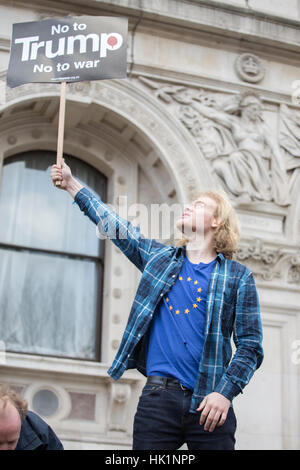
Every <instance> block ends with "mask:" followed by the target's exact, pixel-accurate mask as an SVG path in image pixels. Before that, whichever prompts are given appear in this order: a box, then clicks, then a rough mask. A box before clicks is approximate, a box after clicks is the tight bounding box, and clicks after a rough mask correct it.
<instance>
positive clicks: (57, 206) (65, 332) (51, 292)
mask: <svg viewBox="0 0 300 470" xmlns="http://www.w3.org/2000/svg"><path fill="white" fill-rule="evenodd" d="M65 159H66V162H67V163H68V164H69V165H70V166H71V169H72V173H73V174H74V176H75V177H76V178H78V179H79V180H80V182H81V183H82V184H83V185H84V186H86V187H88V188H89V189H91V190H92V191H93V192H94V193H96V194H97V195H98V196H100V197H101V198H102V199H103V200H104V201H105V194H106V178H105V177H104V176H103V175H102V174H101V173H99V172H97V171H96V170H95V169H94V168H92V167H91V166H90V165H87V164H86V163H84V162H82V161H80V160H78V159H76V158H73V157H65ZM55 161H56V154H55V153H54V152H48V151H35V152H26V153H24V154H19V155H17V156H15V157H11V158H8V159H7V160H6V161H5V164H4V166H3V171H2V181H1V187H0V256H1V263H0V339H1V340H2V341H4V342H5V348H6V350H8V351H15V352H22V353H31V354H41V355H54V356H63V357H74V358H75V357H76V358H80V359H88V360H99V349H100V348H99V337H100V331H99V326H100V305H101V293H102V270H103V266H102V262H101V258H102V256H103V246H104V245H103V243H104V242H103V241H100V240H99V239H98V238H97V237H96V227H95V226H93V224H92V223H91V222H90V220H89V219H88V218H87V217H83V215H82V213H81V211H80V210H79V208H78V207H77V205H75V204H74V205H72V199H71V197H70V196H69V195H68V194H67V193H66V192H65V191H62V190H59V189H57V188H55V187H54V186H53V185H52V183H51V180H50V166H51V165H52V164H53V163H54V162H55ZM24 247H26V249H24ZM39 250H40V251H39ZM43 251H44V252H43ZM54 252H55V253H54ZM78 254H80V255H81V256H80V257H78V256H76V255H78ZM89 257H91V258H89Z"/></svg>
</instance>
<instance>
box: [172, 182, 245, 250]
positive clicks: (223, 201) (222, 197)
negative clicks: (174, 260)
mask: <svg viewBox="0 0 300 470" xmlns="http://www.w3.org/2000/svg"><path fill="white" fill-rule="evenodd" d="M201 196H207V197H209V198H211V199H213V200H214V201H215V202H216V203H217V209H216V213H215V214H214V215H215V217H216V218H217V221H218V227H217V228H216V232H215V238H214V240H215V244H214V249H215V250H216V252H217V253H222V254H223V255H224V256H225V257H226V258H229V259H232V258H233V256H234V254H235V253H236V252H237V247H238V242H239V239H240V223H239V220H238V216H237V213H236V211H235V210H234V208H233V206H232V204H231V202H230V200H229V198H228V196H227V194H226V193H225V192H224V191H222V190H208V191H202V192H200V193H198V194H196V196H195V199H198V198H199V197H201ZM187 243H188V239H187V238H186V237H183V238H182V239H181V240H180V242H179V243H178V244H177V246H184V245H186V244H187Z"/></svg>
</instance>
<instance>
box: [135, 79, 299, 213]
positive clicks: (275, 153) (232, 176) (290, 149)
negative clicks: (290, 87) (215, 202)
mask: <svg viewBox="0 0 300 470" xmlns="http://www.w3.org/2000/svg"><path fill="white" fill-rule="evenodd" d="M139 81H140V82H141V83H142V84H143V85H144V86H146V87H148V88H150V89H151V90H152V93H153V95H154V96H155V97H156V98H157V99H159V100H161V101H163V102H164V103H165V104H166V105H167V106H170V108H172V114H174V113H176V114H177V116H178V118H179V120H180V121H181V122H182V124H183V125H184V126H185V127H186V128H187V130H188V131H189V132H190V134H191V136H192V137H193V139H194V140H195V141H196V143H197V145H198V147H199V149H200V151H201V154H202V155H203V156H204V157H205V158H206V160H207V161H208V163H209V165H210V168H211V170H212V172H213V175H214V177H215V178H216V180H217V182H218V183H219V184H220V186H221V187H223V188H224V189H225V191H226V192H227V193H228V194H229V196H230V197H231V199H232V200H233V201H234V202H235V203H236V204H252V203H257V202H269V203H273V204H276V205H279V206H282V207H287V206H289V205H290V204H291V191H292V190H293V187H294V186H293V185H294V184H295V181H294V180H295V177H294V178H293V171H290V170H294V169H295V168H297V167H300V158H299V157H300V117H299V116H300V114H299V112H296V111H295V112H294V111H292V110H290V109H289V108H288V107H287V106H285V105H282V106H281V107H280V108H278V111H279V133H278V132H277V130H276V132H275V131H273V129H272V128H271V127H269V123H268V122H266V120H265V117H264V113H263V102H262V99H261V97H260V96H259V95H258V94H257V93H256V92H255V91H253V90H249V91H246V92H244V93H238V94H233V95H229V94H228V93H224V92H215V91H206V90H204V89H202V88H196V87H188V86H184V85H177V84H176V85H172V84H169V83H163V82H159V81H154V80H150V79H148V78H145V77H139ZM297 176H298V174H297Z"/></svg>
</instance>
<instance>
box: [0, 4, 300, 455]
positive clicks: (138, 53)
mask: <svg viewBox="0 0 300 470" xmlns="http://www.w3.org/2000/svg"><path fill="white" fill-rule="evenodd" d="M0 11H1V20H0V21H1V33H0V86H1V88H0V93H1V96H0V99H1V107H0V142H1V145H0V162H1V170H0V172H1V186H2V187H3V185H4V184H6V185H7V187H11V186H12V185H11V180H10V181H7V180H8V175H9V172H8V170H7V171H6V170H5V169H6V168H8V167H9V166H10V165H9V164H8V163H9V162H13V161H20V158H21V157H20V155H21V156H22V155H23V156H24V155H27V154H28V152H38V153H39V155H40V157H39V158H40V159H42V158H43V155H44V153H45V152H46V153H47V152H48V153H49V152H50V153H51V152H52V153H53V155H54V158H55V151H56V139H57V120H58V116H57V115H58V108H59V86H58V85H56V84H27V85H23V86H20V87H17V88H14V89H10V90H9V89H7V88H6V72H7V67H8V60H9V48H10V37H11V25H12V23H16V22H26V21H40V20H42V19H45V18H49V17H54V16H55V17H63V16H67V15H71V16H80V15H98V16H101V15H106V16H111V15H113V16H115V15H117V16H126V17H128V19H129V37H128V56H127V58H128V74H127V79H125V80H105V81H101V82H100V81H97V82H81V83H74V84H70V85H68V90H67V110H66V128H65V142H64V151H65V153H66V154H67V155H70V156H71V157H73V158H75V159H77V160H80V161H82V162H84V163H86V164H88V165H89V168H90V167H91V168H92V169H93V171H95V172H97V173H99V174H101V175H104V177H105V178H106V199H107V201H108V202H109V203H112V204H117V202H119V203H120V204H119V207H120V208H121V209H122V207H121V204H122V203H121V202H120V201H122V197H121V198H120V196H124V195H126V196H127V204H128V205H130V204H135V203H137V202H138V203H139V204H144V205H146V206H147V207H150V204H152V203H156V204H164V203H165V204H169V205H171V204H175V203H180V204H185V203H187V202H188V201H190V199H191V198H192V197H193V195H194V194H195V192H197V191H198V190H202V189H207V188H211V187H222V188H223V189H225V190H226V191H227V192H228V194H229V195H230V197H231V199H232V202H233V204H234V205H235V207H236V209H237V211H238V214H239V218H240V221H241V227H242V238H241V242H240V245H239V250H238V253H237V260H238V261H240V262H242V263H245V264H246V265H247V266H248V267H249V268H250V269H251V270H252V271H253V273H254V274H255V279H256V283H257V287H258V291H259V296H260V303H261V312H262V320H263V327H264V351H265V359H264V362H263V365H262V366H261V368H260V369H259V370H258V371H257V372H256V374H255V375H254V377H253V379H252V380H251V382H250V383H249V385H248V386H247V387H246V388H245V390H244V393H243V394H242V395H239V396H238V397H237V398H236V399H235V400H234V407H235V411H236V415H237V421H238V431H237V436H236V438H237V445H236V448H237V449H299V448H300V429H299V423H300V409H299V393H300V390H299V386H300V382H299V380H300V308H299V305H300V247H299V244H300V235H299V232H300V200H299V185H300V108H299V105H300V71H299V65H300V60H299V51H300V29H299V26H300V2H299V0H286V1H285V2H281V1H277V0H264V1H258V0H248V1H247V0H233V1H230V0H228V1H221V0H220V1H214V0H210V1H209V0H203V1H202V0H189V1H184V2H183V1H181V0H164V1H156V0H144V1H139V0H110V1H105V0H87V1H86V2H84V6H83V4H82V2H81V1H79V0H72V1H68V0H62V1H54V0H52V1H47V0H45V1H38V0H30V1H24V0H23V1H22V0H19V1H10V2H4V1H0ZM52 153H51V154H52ZM35 155H36V154H35ZM16 156H18V158H19V160H12V159H13V158H16ZM22 158H23V157H22ZM24 158H25V157H24ZM10 159H11V160H10ZM11 168H13V167H11ZM45 170H47V168H45ZM5 171H6V172H5ZM13 178H14V176H13ZM5 187H6V186H5ZM33 191H34V190H33ZM3 193H4V190H3V191H2V193H1V194H0V204H1V197H2V198H3V197H4V196H3ZM18 194H19V193H18ZM33 194H34V192H33ZM67 197H68V196H67V195H65V194H64V198H65V199H67ZM69 202H70V209H69V210H70V211H71V210H74V207H72V204H71V201H69ZM14 204H15V206H16V208H17V207H18V203H17V201H14ZM6 207H7V203H6ZM24 207H26V205H25V206H24ZM27 207H28V206H27ZM1 208H2V209H3V205H2V206H1ZM16 210H17V209H16ZM49 210H50V209H49ZM44 215H45V216H46V217H47V213H46V214H44ZM48 215H49V216H50V214H48ZM0 217H1V215H0ZM26 217H27V219H26V220H28V217H29V216H28V214H27V215H26V213H25V218H26ZM1 220H2V223H3V220H4V219H1ZM47 220H49V218H48V219H47ZM40 223H41V224H42V223H43V222H42V220H41V221H40ZM45 223H46V222H45ZM53 227H55V225H53V226H52V228H53ZM142 228H143V227H142ZM47 236H48V235H47ZM61 236H62V237H63V236H64V234H63V232H62V235H61ZM65 236H66V235H65ZM93 236H94V232H93ZM7 237H8V238H6V239H5V240H4V241H3V239H1V236H0V249H1V251H2V252H5V253H7V250H8V249H9V250H12V251H13V250H15V251H16V250H17V251H18V252H19V251H22V250H23V251H26V246H25V247H24V246H23V245H26V243H24V242H22V243H21V242H20V244H21V245H22V247H21V248H20V246H18V243H15V242H13V241H12V240H10V239H9V235H7ZM57 243H59V242H57ZM5 250H6V251H5ZM36 251H37V249H36ZM36 251H35V252H36ZM52 254H53V253H52ZM56 254H57V253H56ZM48 255H49V253H48ZM88 256H90V255H88ZM89 260H90V261H92V256H90V257H89ZM103 266H104V268H103V276H102V277H103V278H102V280H101V286H102V287H101V288H102V296H101V298H100V300H99V302H100V303H101V310H102V315H101V318H100V320H98V323H96V326H97V328H98V330H99V336H100V338H98V340H97V342H96V347H98V348H99V351H98V353H99V354H98V353H97V354H96V355H95V357H93V360H89V356H88V355H87V356H86V358H85V359H84V358H82V357H79V356H78V357H76V354H74V356H75V357H67V355H66V354H63V353H61V354H59V353H58V354H55V352H54V353H53V352H52V353H47V351H46V353H43V350H42V348H41V349H40V350H39V351H37V352H36V351H33V350H30V348H29V347H27V349H26V348H25V347H24V350H22V344H21V345H20V347H17V346H14V345H13V344H17V343H16V342H15V343H13V341H12V339H11V338H12V336H10V337H7V336H5V334H4V333H3V332H4V331H5V329H6V328H7V325H6V323H5V321H8V320H5V318H7V315H9V314H10V312H9V311H4V310H3V309H5V308H6V309H9V307H7V305H10V304H5V305H6V307H5V305H4V307H2V311H1V312H0V315H4V320H3V319H2V320H0V322H1V330H2V332H1V335H2V337H1V336H0V340H2V342H1V344H2V352H1V361H0V362H1V364H0V373H1V380H3V381H7V382H9V383H11V384H12V385H13V386H14V387H15V388H17V389H18V390H20V391H22V393H23V394H24V396H25V397H26V398H27V399H28V401H29V405H30V407H31V408H32V409H35V410H36V411H38V412H39V413H40V414H41V415H42V416H44V417H45V418H46V419H47V421H48V422H49V423H50V424H51V425H52V426H53V428H54V429H55V431H56V432H57V434H58V435H59V436H60V437H61V439H62V441H63V443H64V445H65V447H66V448H67V449H130V448H131V440H132V422H133V416H134V412H135V409H136V405H137V400H138V396H139V393H140V390H141V387H142V385H143V383H144V378H143V377H142V376H141V375H140V374H139V373H138V372H137V371H134V370H131V371H128V372H126V373H125V374H124V376H123V378H122V379H120V380H119V381H118V382H113V381H112V380H110V378H109V377H108V375H107V373H106V371H107V369H108V367H109V365H110V363H111V361H112V359H113V357H114V355H115V353H116V351H117V349H118V346H119V342H120V338H121V335H122V331H123V329H124V327H125V325H126V321H127V315H128V313H129V310H130V306H131V303H132V300H133V298H134V294H135V290H136V287H137V283H138V280H139V273H138V272H137V270H136V268H135V267H134V266H132V265H131V264H130V263H129V262H128V260H127V259H126V258H125V257H124V256H122V255H121V254H120V252H119V250H117V249H116V248H115V247H114V245H113V244H112V243H110V242H109V241H106V242H105V250H104V255H103ZM5 272H7V271H5ZM5 272H4V271H3V272H1V268H0V273H1V275H3V276H5ZM54 276H55V274H54ZM6 278H7V276H6ZM11 279H13V278H11ZM11 282H14V281H13V280H12V281H11ZM45 282H46V284H47V283H49V284H50V278H49V279H47V278H46V281H45ZM47 285H48V284H47ZM8 288H9V284H8ZM49 288H50V287H49ZM58 289H59V287H58ZM25 299H26V298H25ZM42 302H47V300H46V297H45V298H44V300H43V299H42ZM43 311H44V310H43V308H42V309H41V312H40V315H41V318H43ZM87 315H88V313H87ZM83 328H84V327H83ZM66 335H67V330H66ZM16 341H17V340H16ZM62 342H63V340H62Z"/></svg>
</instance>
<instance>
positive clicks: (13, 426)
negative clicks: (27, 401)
mask: <svg viewBox="0 0 300 470" xmlns="http://www.w3.org/2000/svg"><path fill="white" fill-rule="evenodd" d="M20 431H21V418H20V415H19V413H18V410H17V409H16V408H15V407H14V405H13V404H12V403H11V402H10V401H9V400H8V401H6V405H5V407H4V402H3V401H2V400H0V450H14V449H15V448H16V446H17V443H18V440H19V436H20Z"/></svg>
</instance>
